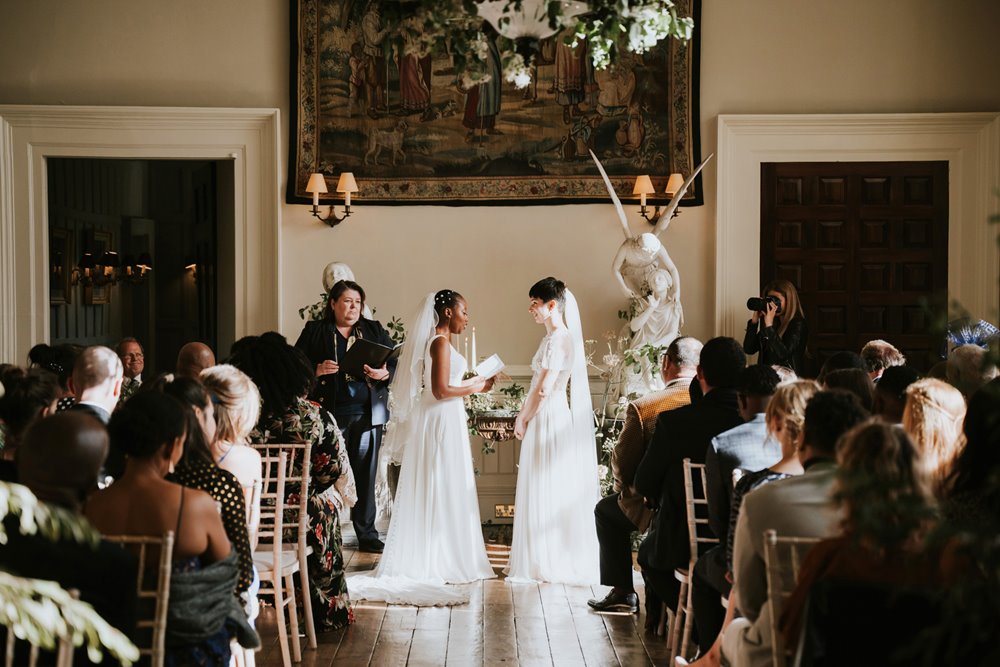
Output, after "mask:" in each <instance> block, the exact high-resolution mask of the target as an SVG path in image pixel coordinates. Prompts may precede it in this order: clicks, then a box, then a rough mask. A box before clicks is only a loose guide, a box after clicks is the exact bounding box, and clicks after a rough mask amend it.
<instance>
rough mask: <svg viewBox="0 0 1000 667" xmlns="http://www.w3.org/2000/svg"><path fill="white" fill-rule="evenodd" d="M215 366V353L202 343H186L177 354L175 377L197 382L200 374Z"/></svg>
mask: <svg viewBox="0 0 1000 667" xmlns="http://www.w3.org/2000/svg"><path fill="white" fill-rule="evenodd" d="M214 365H215V353H214V352H212V348H210V347H209V346H208V345H205V344H204V343H197V342H196V343H187V344H186V345H184V346H183V347H181V349H180V352H178V353H177V371H176V372H177V376H178V377H182V378H191V379H193V380H197V379H198V377H199V376H200V375H201V372H202V371H203V370H205V369H206V368H211V367H212V366H214Z"/></svg>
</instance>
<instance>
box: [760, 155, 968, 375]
mask: <svg viewBox="0 0 1000 667" xmlns="http://www.w3.org/2000/svg"><path fill="white" fill-rule="evenodd" d="M760 183H761V193H760V196H761V225H760V278H761V283H766V282H768V281H769V280H772V279H774V278H784V279H787V280H789V281H791V282H792V283H793V284H794V285H795V286H796V287H797V288H798V290H799V293H800V297H801V301H802V306H803V309H804V310H805V317H806V321H807V322H808V326H809V349H810V351H811V359H810V363H807V374H810V375H813V374H815V373H816V372H817V371H818V370H819V368H820V367H821V366H822V364H823V362H824V361H825V360H826V358H827V357H828V356H829V355H830V354H832V353H834V352H837V351H840V350H851V351H855V352H858V351H860V350H861V347H862V346H863V345H864V344H865V343H866V342H868V341H869V340H872V339H876V338H882V339H885V340H888V341H889V342H890V343H892V344H893V345H895V346H896V347H898V348H899V349H900V350H901V351H902V352H903V353H904V354H905V355H906V357H907V360H908V363H909V364H910V365H912V366H913V367H914V368H916V369H918V370H921V371H926V370H927V369H928V368H929V367H930V366H931V365H933V363H934V362H935V361H936V360H939V357H937V354H938V352H939V349H938V348H939V345H938V343H939V341H937V340H936V339H935V338H934V336H933V334H932V333H931V331H930V329H931V326H930V325H931V321H930V317H929V315H928V310H927V306H928V304H929V303H937V304H938V305H944V304H945V303H946V299H947V294H948V239H949V230H948V204H949V202H948V163H947V162H944V161H921V162H780V163H778V162H766V163H762V164H761V181H760Z"/></svg>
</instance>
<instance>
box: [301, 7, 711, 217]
mask: <svg viewBox="0 0 1000 667" xmlns="http://www.w3.org/2000/svg"><path fill="white" fill-rule="evenodd" d="M290 1H291V13H292V16H291V31H292V35H291V45H292V53H291V70H292V71H291V79H290V80H291V106H290V109H291V121H290V122H289V128H290V133H291V137H290V140H289V146H290V155H289V160H288V165H289V175H288V191H287V197H286V199H287V201H288V203H290V204H308V203H310V202H311V199H310V196H309V195H308V193H306V183H307V182H308V180H309V175H310V173H313V172H321V173H323V174H324V175H325V176H326V177H327V187H328V189H329V190H330V193H331V195H330V196H332V193H334V192H335V190H336V183H337V178H338V176H339V174H340V173H341V172H345V171H349V172H353V173H354V176H355V178H356V179H357V181H358V187H359V190H360V191H359V192H358V193H357V194H356V195H355V196H356V198H357V199H356V200H354V201H357V202H358V203H362V204H363V203H364V202H366V201H370V202H377V203H379V204H408V205H413V204H451V205H475V204H491V203H492V204H505V205H510V204H542V203H563V204H565V203H588V202H607V201H608V194H607V190H606V189H605V186H604V183H603V181H602V180H601V177H600V175H599V174H598V172H597V169H596V166H595V165H594V163H593V161H592V160H591V158H590V155H589V150H593V151H594V153H595V154H596V155H597V156H598V157H599V158H600V159H601V162H602V163H603V165H604V167H605V169H606V170H607V172H608V174H609V175H610V176H611V179H612V182H613V184H614V186H615V189H616V190H617V192H618V194H619V196H621V197H624V198H632V195H631V193H632V186H633V183H634V180H635V177H636V176H637V175H639V174H649V175H650V176H651V177H652V180H653V184H654V186H655V187H656V190H657V192H659V193H662V192H663V191H664V189H665V187H666V182H667V178H668V177H669V175H670V174H671V173H672V172H680V173H682V174H684V175H687V174H690V173H691V172H692V171H693V170H694V168H695V167H696V166H697V165H698V163H699V162H700V161H701V156H700V150H701V148H700V137H699V129H700V120H699V112H698V65H699V63H698V49H699V41H700V30H701V27H700V26H701V22H700V15H699V14H700V0H675V4H676V9H677V13H678V14H679V15H681V16H691V17H693V18H694V21H695V28H694V36H693V37H692V39H691V41H690V42H686V43H685V42H680V41H678V40H675V39H667V40H664V41H662V42H660V43H659V44H658V45H657V46H656V47H655V48H654V49H653V50H651V51H649V52H647V53H645V54H641V55H636V54H632V53H630V52H628V51H626V50H624V49H623V50H622V53H623V55H622V57H621V58H620V60H619V61H618V62H617V63H616V64H615V65H612V66H611V67H609V68H608V69H606V70H604V71H596V70H594V68H593V66H592V65H591V62H590V58H589V55H588V53H587V48H586V45H585V44H583V43H581V44H580V45H578V46H577V47H575V48H571V47H569V46H567V45H565V44H564V42H563V35H562V34H557V35H555V36H554V37H550V38H548V39H545V40H543V41H542V42H541V44H540V47H539V50H538V53H537V56H536V58H535V65H534V67H533V69H532V82H531V83H530V84H529V86H528V87H527V88H526V89H524V90H519V89H517V88H516V87H515V86H514V84H512V83H508V82H506V81H504V80H503V77H502V76H501V75H500V74H499V64H498V62H497V60H498V58H497V57H496V56H495V54H496V49H495V48H492V47H491V48H490V49H489V54H488V55H487V58H486V60H487V66H488V67H489V66H492V70H493V72H495V73H496V76H495V77H491V79H490V80H489V81H487V82H485V83H478V84H471V83H470V84H463V81H462V77H460V76H458V75H457V74H456V71H455V68H454V66H453V64H452V61H451V56H449V55H448V54H445V53H441V54H438V53H433V54H430V55H427V56H423V57H420V56H418V55H416V54H406V49H405V45H404V44H403V40H402V38H401V37H399V36H398V35H393V34H390V33H389V32H388V31H386V30H385V29H382V28H381V24H380V18H379V16H380V15H379V8H380V6H382V5H383V4H384V3H386V2H388V0H368V1H367V2H365V1H363V0H290ZM362 26H364V29H363V27H362ZM486 28H487V29H485V30H484V33H485V34H486V35H487V37H488V41H492V40H495V39H498V38H499V37H498V36H497V35H496V33H495V32H493V31H492V29H489V27H488V24H486ZM499 39H502V38H499ZM702 199H703V195H702V188H701V177H700V176H699V177H698V179H697V180H696V181H695V184H694V187H692V188H691V189H690V190H689V191H688V194H687V196H686V197H685V201H684V203H685V204H696V205H697V204H701V203H702ZM651 201H652V203H656V204H662V203H666V196H665V195H659V199H658V198H657V197H656V196H654V197H652V198H651ZM352 203H354V202H353V201H352Z"/></svg>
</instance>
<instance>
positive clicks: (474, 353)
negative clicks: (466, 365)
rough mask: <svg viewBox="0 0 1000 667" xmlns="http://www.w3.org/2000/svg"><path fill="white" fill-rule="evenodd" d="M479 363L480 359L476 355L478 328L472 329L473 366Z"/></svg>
mask: <svg viewBox="0 0 1000 667" xmlns="http://www.w3.org/2000/svg"><path fill="white" fill-rule="evenodd" d="M477 363H479V357H478V356H477V355H476V327H472V364H473V365H476V364H477Z"/></svg>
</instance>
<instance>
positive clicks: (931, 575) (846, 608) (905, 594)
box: [779, 420, 941, 665]
mask: <svg viewBox="0 0 1000 667" xmlns="http://www.w3.org/2000/svg"><path fill="white" fill-rule="evenodd" d="M837 463H838V468H837V472H836V474H835V481H834V495H833V498H834V503H835V504H836V505H837V507H838V508H839V509H840V511H841V513H842V517H843V519H842V521H841V522H840V530H839V535H837V536H836V537H831V538H828V539H825V540H823V541H821V542H819V544H817V545H816V546H815V547H813V548H812V549H811V550H810V551H809V553H808V554H807V555H806V557H805V559H804V560H803V562H802V567H801V569H800V570H799V576H798V583H797V585H796V587H795V590H794V591H793V592H792V595H791V597H790V598H789V599H788V601H787V603H786V607H785V613H784V616H783V618H782V619H781V629H782V631H783V632H784V634H785V641H786V646H788V647H789V648H791V649H794V648H795V647H796V645H797V644H798V642H799V630H800V628H801V626H802V623H803V621H804V615H805V613H806V608H807V605H808V607H809V609H810V610H811V611H810V614H811V617H810V619H809V621H808V624H809V626H810V630H809V636H807V637H806V640H805V643H804V645H803V647H802V649H803V651H804V654H805V658H806V660H807V662H808V664H827V665H846V664H859V665H894V664H895V665H909V664H914V662H913V659H914V658H916V656H911V657H910V658H908V659H904V658H902V656H900V651H899V649H900V648H903V644H904V643H905V644H908V645H911V644H912V641H913V638H914V636H916V635H918V634H919V633H920V630H921V628H922V627H929V626H930V625H931V624H932V623H933V622H934V621H933V616H934V605H933V604H931V603H930V598H929V597H927V596H925V595H923V596H922V595H921V593H926V592H929V590H928V589H929V587H931V586H935V585H940V581H941V577H940V574H939V568H938V566H937V564H936V561H937V559H936V558H933V557H930V556H929V554H927V553H926V552H925V550H924V548H923V544H924V535H925V533H926V530H927V528H928V518H929V517H930V515H931V506H932V503H933V501H932V500H931V496H930V493H929V488H928V484H927V478H926V476H925V475H924V472H925V470H926V466H924V465H922V464H921V463H920V452H919V451H918V450H917V449H916V448H914V447H913V445H912V444H911V443H910V440H909V438H907V436H906V434H905V433H903V432H902V431H901V430H900V429H898V428H895V427H893V426H892V425H890V424H886V423H885V422H883V421H881V420H869V421H867V422H865V423H863V424H861V425H860V426H857V427H855V428H854V429H853V430H851V431H850V432H848V433H847V434H846V435H845V436H844V438H843V439H842V440H841V441H840V443H839V444H838V445H837ZM779 534H780V533H779ZM810 596H811V597H812V599H811V600H810ZM873 602H874V604H872V603H873ZM813 638H815V639H817V640H819V641H810V639H813ZM845 640H849V641H845ZM860 646H863V647H864V649H863V653H864V655H863V657H862V656H859V655H858V647H860ZM921 657H924V658H929V656H926V655H923V656H921ZM931 662H934V663H935V664H941V663H940V662H939V661H937V660H932V661H931Z"/></svg>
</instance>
